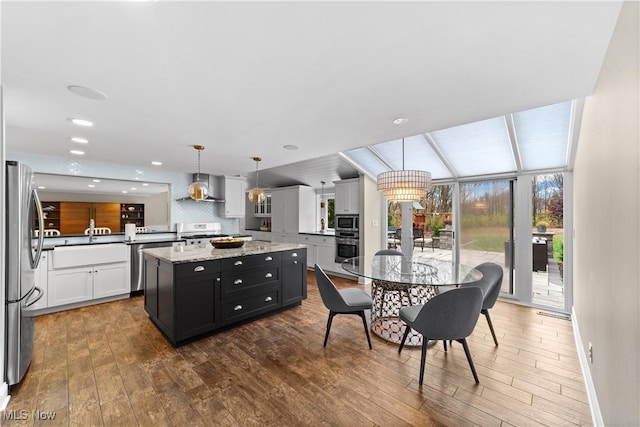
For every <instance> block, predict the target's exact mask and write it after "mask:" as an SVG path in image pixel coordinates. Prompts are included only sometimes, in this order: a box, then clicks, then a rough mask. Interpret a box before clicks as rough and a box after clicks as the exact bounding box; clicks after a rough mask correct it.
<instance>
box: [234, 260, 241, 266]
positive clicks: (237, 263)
mask: <svg viewBox="0 0 640 427" xmlns="http://www.w3.org/2000/svg"><path fill="white" fill-rule="evenodd" d="M233 265H242V261H236V262H234V263H233Z"/></svg>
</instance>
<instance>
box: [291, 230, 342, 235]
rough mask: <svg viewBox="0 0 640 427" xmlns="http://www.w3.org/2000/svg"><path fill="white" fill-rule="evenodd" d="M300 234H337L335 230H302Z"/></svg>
mask: <svg viewBox="0 0 640 427" xmlns="http://www.w3.org/2000/svg"><path fill="white" fill-rule="evenodd" d="M298 234H311V235H313V236H335V235H336V232H335V231H334V230H329V231H301V232H300V233H298Z"/></svg>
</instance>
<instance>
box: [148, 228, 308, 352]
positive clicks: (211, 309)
mask: <svg viewBox="0 0 640 427" xmlns="http://www.w3.org/2000/svg"><path fill="white" fill-rule="evenodd" d="M306 251H307V250H306V247H304V246H302V245H297V244H285V243H268V242H251V241H249V242H246V243H245V245H244V246H243V247H242V248H237V249H213V248H212V247H211V246H196V247H175V248H169V247H168V248H154V249H146V250H144V252H145V254H144V265H145V276H146V277H145V290H144V308H145V311H146V312H147V314H148V315H149V318H150V319H151V321H152V322H153V323H154V324H155V325H156V327H158V329H160V331H161V332H162V333H163V334H164V335H165V336H166V337H167V338H168V340H169V341H170V342H171V344H173V345H174V346H177V345H180V344H182V343H185V342H187V341H191V340H193V339H194V338H196V337H199V336H201V335H205V334H208V333H211V332H213V331H215V330H217V329H219V328H222V327H227V326H229V325H232V324H234V323H238V322H243V321H246V320H250V319H253V318H256V317H259V316H263V315H265V314H268V313H271V312H276V311H279V310H281V309H283V308H286V307H291V306H295V305H299V304H300V303H301V302H302V300H303V299H305V298H306V297H307V266H306V258H307V252H306Z"/></svg>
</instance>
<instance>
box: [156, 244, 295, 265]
mask: <svg viewBox="0 0 640 427" xmlns="http://www.w3.org/2000/svg"><path fill="white" fill-rule="evenodd" d="M305 248H306V246H304V245H298V244H295V243H270V242H261V241H247V242H245V243H244V245H243V246H242V247H240V248H231V249H216V248H214V247H213V246H211V245H196V246H176V247H167V248H153V249H144V250H143V252H144V253H145V254H149V255H151V256H153V257H156V258H158V259H161V260H164V261H169V262H171V263H173V264H178V263H185V262H197V261H208V260H214V259H222V258H233V257H239V256H246V255H257V254H264V253H268V252H280V251H288V250H292V249H305Z"/></svg>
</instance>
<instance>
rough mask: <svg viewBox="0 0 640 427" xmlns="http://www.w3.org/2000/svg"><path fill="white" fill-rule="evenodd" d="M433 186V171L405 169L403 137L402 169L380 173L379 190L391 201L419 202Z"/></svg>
mask: <svg viewBox="0 0 640 427" xmlns="http://www.w3.org/2000/svg"><path fill="white" fill-rule="evenodd" d="M430 187H431V172H427V171H420V170H405V169H404V138H402V170H399V171H398V170H393V171H388V172H382V173H381V174H378V191H382V192H383V193H384V195H385V197H386V198H387V199H388V200H389V201H391V202H418V201H420V199H421V198H424V197H426V195H427V191H428V190H429V188H430Z"/></svg>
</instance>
